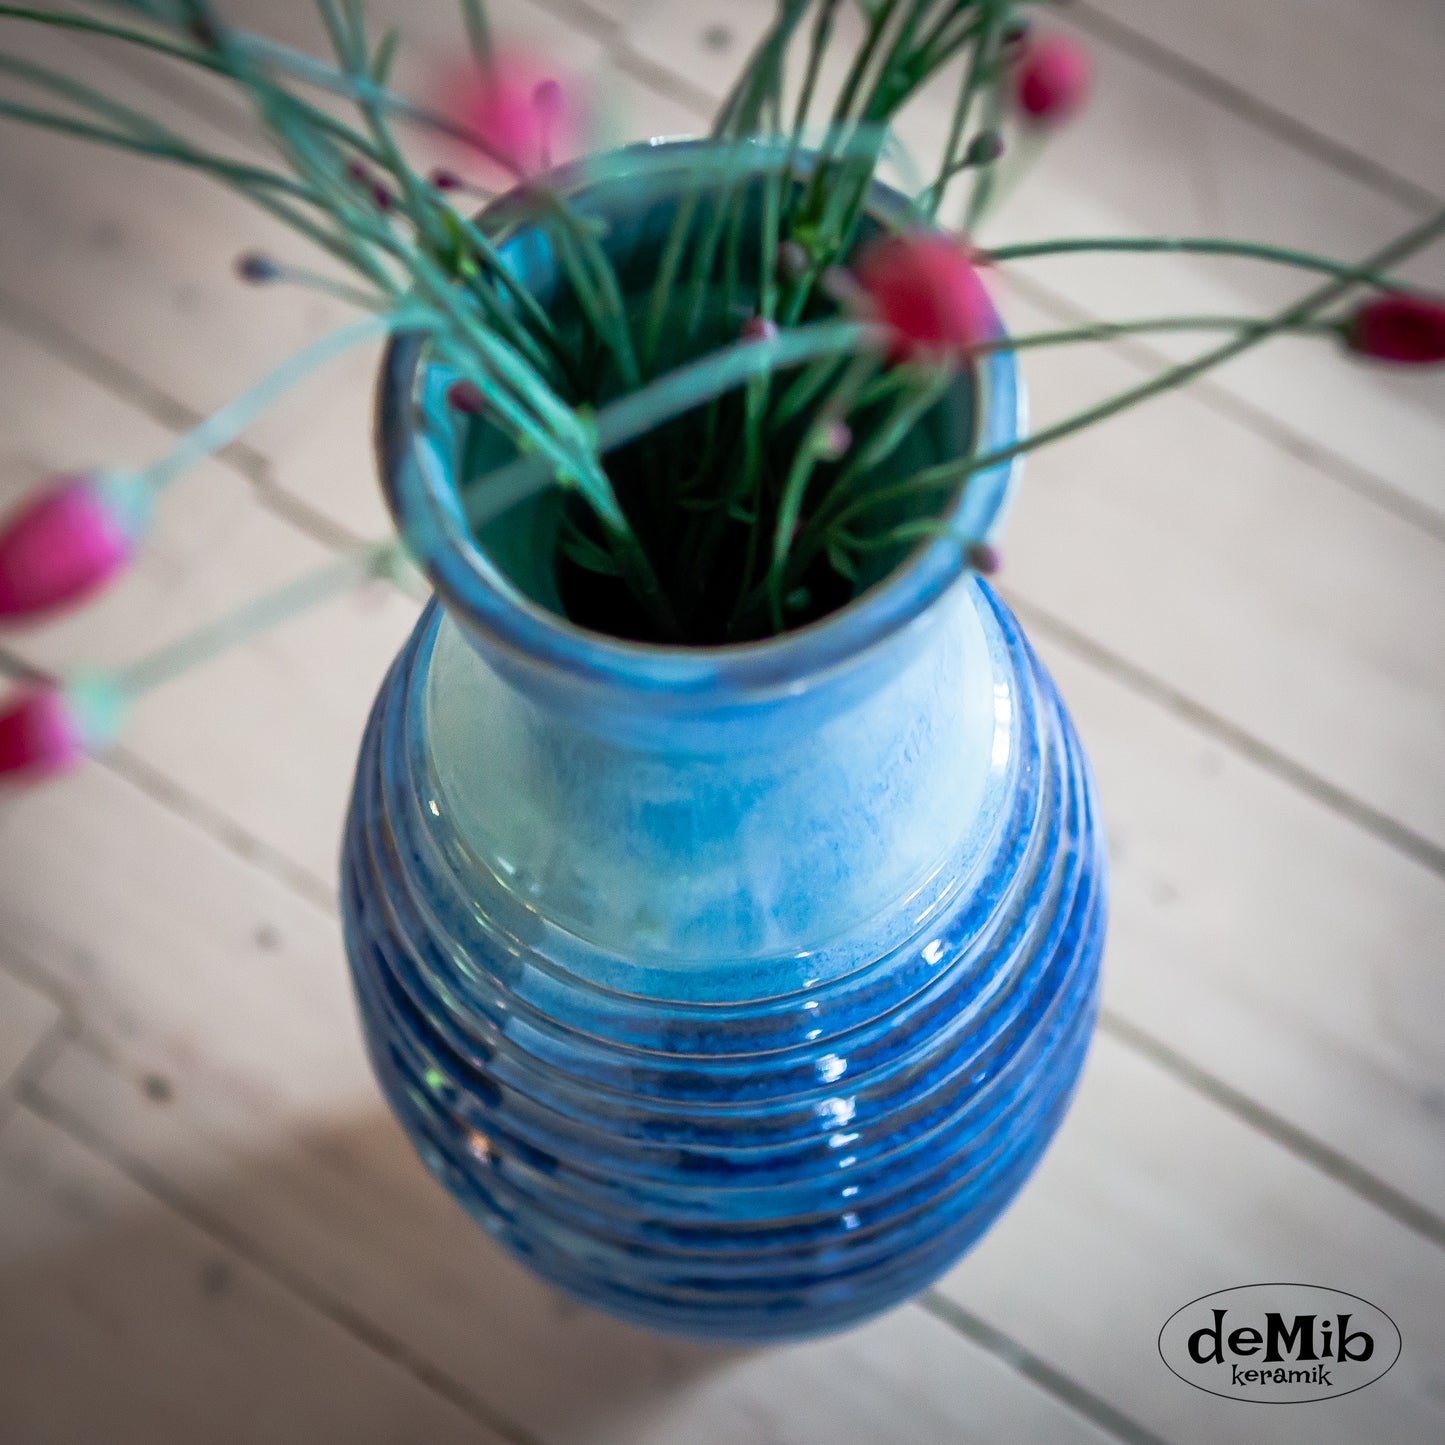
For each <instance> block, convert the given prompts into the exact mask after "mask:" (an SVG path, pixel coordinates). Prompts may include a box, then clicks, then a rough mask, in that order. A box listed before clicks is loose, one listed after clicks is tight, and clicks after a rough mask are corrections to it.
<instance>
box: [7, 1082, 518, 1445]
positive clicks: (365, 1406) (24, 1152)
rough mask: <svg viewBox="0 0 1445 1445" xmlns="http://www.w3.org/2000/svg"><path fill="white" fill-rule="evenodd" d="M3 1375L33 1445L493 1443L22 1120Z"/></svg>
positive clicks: (13, 1130) (15, 1126) (455, 1411)
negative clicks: (90, 1444)
mask: <svg viewBox="0 0 1445 1445" xmlns="http://www.w3.org/2000/svg"><path fill="white" fill-rule="evenodd" d="M0 1378H3V1382H4V1389H3V1391H0V1432H3V1435H4V1438H5V1439H6V1440H7V1441H14V1442H25V1445H28V1442H32V1441H35V1442H38V1441H67V1442H68V1441H82V1440H105V1441H109V1442H114V1445H158V1442H160V1441H176V1442H180V1441H202V1440H204V1441H206V1442H207V1445H242V1442H247V1445H249V1442H254V1441H258V1440H265V1439H270V1440H286V1441H295V1442H297V1445H333V1442H336V1441H342V1440H344V1441H346V1442H347V1445H409V1442H412V1441H417V1440H426V1441H428V1442H433V1441H434V1442H436V1445H498V1441H499V1438H500V1437H498V1436H497V1435H496V1434H495V1433H494V1432H493V1431H491V1430H490V1429H488V1428H487V1427H486V1426H485V1425H483V1424H482V1423H481V1422H479V1421H478V1420H475V1419H473V1418H471V1417H470V1416H468V1415H467V1414H466V1412H464V1411H463V1410H461V1409H459V1408H457V1407H456V1406H454V1405H452V1404H450V1403H448V1402H446V1401H444V1400H441V1399H439V1398H438V1397H437V1395H436V1394H435V1392H434V1391H432V1390H429V1389H428V1388H427V1387H426V1386H425V1385H424V1384H422V1383H421V1382H420V1381H419V1380H417V1379H416V1378H414V1377H413V1376H412V1375H411V1374H410V1373H409V1372H408V1371H407V1370H406V1369H404V1368H403V1367H401V1366H399V1365H397V1364H395V1363H393V1362H391V1361H389V1360H385V1359H383V1358H381V1357H380V1356H379V1355H378V1354H377V1353H376V1352H375V1351H374V1350H370V1349H368V1348H367V1347H366V1346H365V1345H363V1344H362V1343H361V1342H360V1341H358V1340H357V1339H356V1338H355V1337H354V1336H353V1335H352V1334H350V1333H349V1332H348V1331H347V1330H346V1329H344V1328H343V1327H342V1326H341V1325H339V1324H337V1323H336V1322H334V1321H333V1320H330V1319H328V1318H326V1317H325V1316H324V1315H322V1314H321V1313H319V1312H318V1311H317V1310H315V1309H314V1308H312V1307H311V1306H310V1305H308V1304H306V1303H304V1302H303V1301H301V1300H298V1299H297V1298H296V1297H295V1295H294V1294H293V1293H292V1292H291V1291H289V1290H287V1289H286V1288H284V1287H283V1286H282V1285H280V1284H278V1283H277V1282H276V1281H275V1280H273V1279H271V1278H270V1277H269V1276H267V1275H266V1274H265V1273H264V1272H262V1271H260V1270H258V1269H256V1268H255V1267H254V1266H253V1265H251V1264H249V1263H248V1262H246V1261H245V1260H243V1259H241V1258H238V1257H237V1256H236V1255H235V1254H234V1253H232V1252H231V1251H230V1250H228V1249H226V1248H225V1247H224V1246H223V1245H221V1244H219V1243H218V1242H217V1241H216V1240H215V1239H214V1238H212V1237H210V1236H209V1235H207V1234H206V1232H205V1231H204V1230H202V1229H200V1228H198V1227H197V1226H196V1225H194V1224H192V1223H191V1222H189V1221H188V1220H186V1219H185V1218H183V1217H182V1216H180V1215H178V1214H177V1213H175V1212H174V1211H173V1210H170V1209H168V1208H167V1207H166V1206H165V1205H164V1204H163V1203H161V1202H160V1201H159V1200H157V1199H156V1198H155V1197H154V1196H153V1195H151V1194H149V1193H147V1192H146V1191H145V1190H144V1189H142V1188H141V1187H139V1186H138V1185H137V1184H135V1183H134V1182H133V1181H132V1180H130V1179H128V1178H127V1177H126V1176H125V1175H124V1174H123V1173H122V1172H121V1171H120V1170H118V1169H116V1168H115V1167H113V1166H112V1165H110V1164H109V1163H107V1162H106V1161H105V1160H104V1159H101V1158H99V1157H97V1155H96V1154H95V1153H93V1152H91V1151H89V1150H87V1149H85V1148H84V1147H83V1146H82V1145H80V1144H78V1143H77V1142H76V1141H75V1140H74V1139H72V1138H71V1137H70V1136H69V1135H68V1134H66V1133H65V1132H64V1131H63V1130H61V1129H59V1128H57V1127H55V1126H54V1125H52V1124H49V1123H47V1122H45V1121H44V1120H41V1119H39V1118H37V1117H36V1116H35V1115H34V1114H33V1113H30V1112H29V1111H27V1110H23V1109H22V1110H21V1111H20V1112H19V1113H17V1114H16V1115H15V1116H14V1117H13V1118H12V1119H11V1120H10V1122H9V1124H8V1126H7V1127H6V1129H5V1131H4V1134H3V1135H0ZM178 1386H179V1388H178Z"/></svg>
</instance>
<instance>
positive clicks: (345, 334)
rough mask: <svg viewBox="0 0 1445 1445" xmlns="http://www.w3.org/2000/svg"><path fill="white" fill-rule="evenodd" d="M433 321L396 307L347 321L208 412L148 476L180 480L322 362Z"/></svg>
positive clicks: (158, 481) (162, 483) (165, 482)
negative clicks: (355, 321)
mask: <svg viewBox="0 0 1445 1445" xmlns="http://www.w3.org/2000/svg"><path fill="white" fill-rule="evenodd" d="M428 323H429V318H427V317H418V316H417V314H416V313H415V312H412V311H394V312H391V313H390V314H388V315H386V316H372V317H368V318H367V319H366V320H365V321H358V322H357V323H356V324H355V325H352V326H344V327H342V328H341V329H340V330H339V331H333V332H332V333H331V334H330V335H329V336H323V337H322V338H321V339H320V340H319V341H316V342H313V343H312V344H311V345H310V346H307V347H305V348H303V349H302V350H301V351H298V352H297V353H296V354H295V355H294V356H291V357H288V358H287V360H286V361H284V362H282V364H281V365H280V366H278V367H277V368H276V369H275V370H274V371H272V372H271V373H270V374H269V375H268V376H266V377H264V378H263V379H262V380H261V381H260V382H258V383H257V384H256V385H255V386H253V387H252V388H251V390H250V391H247V392H245V393H243V394H242V395H241V396H238V397H236V398H235V400H233V401H231V402H228V403H227V404H226V405H225V406H224V407H222V408H221V410H220V411H218V412H216V413H215V414H214V415H213V416H210V417H208V418H207V419H206V420H205V421H203V422H202V423H201V424H200V425H199V426H198V427H196V428H195V429H194V430H193V431H191V432H189V433H188V434H187V435H186V436H184V437H182V438H181V440H180V441H179V442H178V443H177V444H176V445H175V446H174V447H173V448H172V449H171V451H170V452H169V453H167V455H166V456H165V457H164V458H162V459H161V460H160V461H159V462H157V463H156V464H155V466H153V467H151V468H149V469H148V470H147V471H146V473H145V476H146V478H147V479H148V480H149V482H150V484H151V486H152V487H153V488H154V489H155V490H156V491H159V490H161V489H162V488H163V487H168V486H170V485H171V483H173V482H175V481H177V480H179V479H180V477H181V476H183V475H184V474H185V473H186V472H188V471H190V469H191V468H192V467H194V466H195V465H196V464H197V463H198V462H200V461H202V460H203V459H204V458H206V457H208V456H211V455H212V454H213V453H215V452H218V451H220V450H221V448H222V447H225V446H229V445H230V443H231V442H233V441H235V439H236V438H237V437H238V436H240V435H241V433H242V432H243V431H245V430H246V428H247V427H248V426H250V425H251V423H252V422H253V421H255V419H256V418H257V417H258V416H260V415H261V413H262V412H264V411H265V410H266V409H267V408H268V407H270V406H271V405H272V404H273V403H274V402H275V401H276V399H277V398H278V397H279V396H281V395H282V394H283V393H284V392H286V391H288V390H289V389H290V388H291V387H293V386H295V385H296V383H297V382H299V381H302V380H303V379H304V378H306V377H307V376H309V375H310V374H311V373H312V372H313V371H315V370H316V369H317V368H318V367H321V366H324V365H325V364H326V362H328V361H330V360H331V359H332V358H333V357H335V356H340V355H341V354H342V353H343V352H346V351H349V350H351V348H352V347H354V346H362V345H364V344H365V343H366V342H368V341H376V340H379V339H380V338H381V337H383V336H389V335H390V334H391V333H392V332H394V331H402V330H416V329H417V328H418V327H419V326H425V325H427V324H428Z"/></svg>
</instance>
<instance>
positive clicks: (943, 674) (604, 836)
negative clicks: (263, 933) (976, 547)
mask: <svg viewBox="0 0 1445 1445" xmlns="http://www.w3.org/2000/svg"><path fill="white" fill-rule="evenodd" d="M987 615H988V605H987V601H986V594H985V593H984V592H983V591H982V590H981V588H980V587H979V586H978V585H977V584H974V583H967V584H962V585H960V586H959V587H957V588H955V589H954V590H953V591H952V592H950V593H949V594H948V595H947V596H946V597H945V598H943V599H942V600H941V601H940V602H939V603H938V604H936V606H935V607H934V608H933V609H931V610H930V612H929V614H928V615H927V616H926V617H925V618H921V619H919V620H918V624H917V625H915V626H913V627H910V628H908V629H905V630H904V631H903V632H902V633H900V634H898V635H896V636H895V637H894V638H893V639H892V640H891V641H889V642H888V643H887V644H885V645H883V646H882V647H880V648H879V649H878V655H876V656H872V655H869V656H866V657H863V658H859V659H855V662H854V664H853V665H852V666H851V667H849V668H846V669H843V670H841V671H839V672H838V673H836V674H833V675H829V676H826V677H819V678H815V679H812V680H811V685H808V686H801V687H799V686H794V687H792V688H789V689H783V690H781V691H779V692H777V693H776V694H774V695H773V696H771V697H751V698H747V699H743V700H739V699H738V698H736V697H732V696H730V695H729V694H728V693H727V692H726V691H725V690H713V691H710V692H709V691H707V690H700V691H699V692H698V693H697V694H696V695H695V696H693V697H692V698H690V699H679V698H677V697H675V696H669V697H666V698H659V697H655V696H648V695H645V694H642V693H634V694H633V695H631V696H630V697H629V698H625V699H619V698H618V697H610V696H599V695H597V694H596V692H595V690H593V691H589V688H592V686H593V685H592V683H591V682H590V681H579V680H577V679H575V678H574V679H568V678H565V677H564V678H557V677H540V676H539V675H538V673H537V670H536V669H535V667H533V668H529V667H528V666H527V665H526V663H525V662H524V661H519V660H518V659H515V658H507V657H505V656H501V655H498V654H496V653H495V652H489V651H488V650H487V649H485V648H480V649H479V648H478V647H476V646H475V644H474V640H473V639H469V638H468V637H467V636H466V635H465V634H464V632H463V631H462V629H461V628H460V627H459V626H457V625H456V624H455V623H453V622H451V621H449V620H447V621H440V620H438V621H437V622H436V623H435V625H434V628H433V641H432V643H431V646H430V647H429V649H427V650H426V651H425V652H424V653H423V654H422V661H421V663H420V664H419V667H420V670H421V671H422V672H424V674H425V676H424V679H423V685H422V686H421V688H420V695H421V696H422V697H423V698H424V708H423V715H424V740H423V741H424V747H425V750H426V752H427V754H428V757H429V767H430V771H431V776H432V778H433V779H434V787H435V792H436V806H435V811H437V812H438V814H439V815H440V816H444V817H445V818H446V820H447V824H448V826H449V827H450V828H452V829H454V831H455V833H456V836H457V838H458V839H459V840H460V842H461V844H462V845H463V848H464V850H465V853H466V854H467V856H468V857H470V858H471V859H472V860H474V861H475V865H476V866H477V868H478V870H479V873H482V874H485V875H486V876H487V877H488V878H489V879H490V880H491V882H493V883H495V885H496V887H498V888H499V889H502V890H504V891H505V892H506V893H507V894H508V895H510V896H511V897H512V898H513V899H514V900H516V901H518V902H519V903H520V902H522V901H524V900H527V901H528V903H527V906H534V907H535V908H536V909H537V910H538V911H539V912H541V913H542V914H543V915H544V916H546V917H547V918H548V919H550V920H552V921H553V922H554V923H556V924H558V925H560V926H561V927H562V928H563V929H564V930H566V931H567V932H568V933H569V934H571V935H572V936H573V937H574V938H576V939H578V940H581V942H582V944H584V945H585V949H584V952H585V951H587V950H593V951H596V952H597V953H598V954H599V955H601V956H606V957H616V956H629V957H634V958H635V957H637V956H639V955H642V956H648V957H653V958H655V959H657V960H665V961H666V966H685V965H687V964H689V963H703V962H706V963H708V964H709V965H710V966H717V965H718V963H719V961H720V960H728V961H730V965H729V966H734V965H735V966H736V967H740V968H744V969H746V968H748V967H753V966H758V967H764V966H766V967H771V968H775V967H776V966H777V963H778V960H781V959H794V960H797V959H801V958H805V957H806V958H809V959H811V960H812V962H810V963H809V965H808V967H809V969H810V970H812V975H810V976H816V973H817V971H818V970H822V971H824V972H829V971H836V970H846V969H847V968H848V967H851V966H852V964H853V962H854V961H856V959H857V958H860V957H864V956H866V955H867V954H868V953H869V951H870V950H871V951H872V953H873V955H874V956H876V953H877V950H878V948H879V946H880V942H879V931H880V930H881V931H882V933H884V934H888V933H890V932H896V931H898V930H899V929H901V928H903V927H904V922H903V921H902V918H903V915H902V914H899V915H898V916H897V917H894V916H893V915H894V913H896V911H897V910H898V909H899V908H903V909H904V911H905V912H906V911H907V909H908V907H910V906H912V907H916V905H917V901H918V898H919V896H920V893H921V892H925V893H926V891H927V888H928V886H929V880H930V879H931V878H934V877H936V876H940V875H941V874H944V873H946V874H947V876H949V877H954V876H956V873H957V861H958V857H959V853H960V850H961V849H963V848H964V847H965V840H966V838H967V837H968V835H969V834H970V831H971V830H974V829H976V828H977V827H978V826H979V819H980V817H981V816H982V814H983V813H984V812H985V811H986V809H985V806H984V798H985V795H986V793H987V791H988V788H989V786H990V782H991V780H996V778H997V776H998V774H999V772H1000V769H1001V768H1004V767H1006V766H1007V763H1008V760H1009V757H1010V743H1009V733H1008V722H1007V716H1005V719H1004V721H1003V722H1002V723H1001V722H1000V717H999V711H998V687H999V677H1000V672H999V664H998V659H997V656H996V652H997V649H996V647H995V646H994V644H993V643H992V642H991V640H990V634H989V631H988V627H987V623H986V617H987ZM1001 729H1002V731H1001ZM1001 738H1002V742H1001V741H1000V739H1001ZM489 886H490V885H489ZM884 915H888V918H890V919H891V920H892V921H891V922H890V921H887V920H886V919H884ZM579 966H580V965H579ZM584 971H585V968H584Z"/></svg>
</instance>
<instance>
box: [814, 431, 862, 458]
mask: <svg viewBox="0 0 1445 1445" xmlns="http://www.w3.org/2000/svg"><path fill="white" fill-rule="evenodd" d="M852 446H853V429H852V428H851V427H850V426H849V425H848V423H847V422H845V421H835V422H830V423H829V424H828V428H827V430H826V431H824V433H823V435H822V437H820V438H819V442H818V452H819V455H821V456H822V457H823V458H824V459H825V460H827V461H830V462H836V461H839V460H840V459H841V458H843V457H846V456H847V455H848V453H849V451H850V450H851V449H852Z"/></svg>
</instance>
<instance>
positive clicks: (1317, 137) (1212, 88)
mask: <svg viewBox="0 0 1445 1445" xmlns="http://www.w3.org/2000/svg"><path fill="white" fill-rule="evenodd" d="M1068 19H1070V20H1071V21H1072V22H1073V23H1074V24H1075V25H1076V26H1077V27H1078V28H1079V29H1080V30H1083V31H1086V32H1087V33H1088V34H1089V35H1091V36H1093V37H1094V39H1096V40H1098V41H1101V42H1102V43H1103V44H1105V45H1108V46H1110V47H1111V48H1112V49H1114V50H1117V51H1119V52H1120V53H1121V54H1123V55H1128V56H1132V57H1133V58H1134V59H1135V60H1139V61H1142V62H1143V63H1144V64H1145V65H1148V66H1150V67H1151V68H1152V69H1154V70H1156V71H1158V73H1159V74H1160V75H1163V76H1167V77H1168V78H1169V79H1170V80H1173V81H1175V82H1176V83H1177V84H1179V85H1181V86H1184V87H1185V88H1186V89H1188V90H1192V91H1193V92H1194V93H1195V94H1196V95H1200V96H1203V97H1204V98H1205V99H1206V100H1209V101H1212V102H1213V103H1214V104H1215V105H1217V106H1219V107H1220V108H1221V109H1224V110H1228V111H1232V112H1234V114H1236V115H1238V116H1240V117H1241V118H1243V119H1244V120H1247V121H1249V122H1250V124H1252V125H1254V126H1257V127H1258V128H1259V129H1260V130H1263V131H1267V132H1269V134H1271V135H1273V136H1275V137H1277V138H1278V139H1279V140H1282V141H1284V142H1286V143H1287V144H1288V145H1291V146H1293V147H1294V148H1295V149H1296V150H1298V151H1301V152H1303V153H1304V154H1305V155H1309V156H1313V157H1314V158H1315V159H1316V160H1319V161H1323V162H1324V163H1325V164H1326V165H1327V166H1330V167H1331V168H1332V169H1334V170H1336V171H1338V172H1339V173H1340V174H1341V175H1343V176H1348V177H1349V178H1350V179H1351V180H1352V181H1357V182H1359V184H1360V185H1362V186H1368V187H1369V188H1370V189H1371V190H1372V191H1374V192H1376V194H1378V195H1381V196H1386V197H1388V198H1389V199H1390V200H1392V201H1396V202H1398V203H1399V204H1400V205H1402V206H1407V207H1409V208H1410V209H1411V210H1414V211H1428V210H1430V209H1431V208H1432V207H1434V206H1437V205H1439V204H1440V198H1439V197H1438V196H1437V195H1436V194H1435V193H1434V192H1433V191H1429V190H1427V189H1426V188H1425V187H1424V186H1420V185H1417V184H1416V183H1415V182H1414V181H1412V180H1410V179H1408V178H1407V177H1406V176H1402V175H1400V174H1399V172H1397V171H1394V170H1392V169H1390V167H1389V166H1386V165H1383V164H1381V162H1379V161H1378V160H1376V159H1375V158H1374V157H1373V156H1370V155H1366V154H1365V153H1364V152H1363V151H1358V150H1356V149H1355V148H1354V147H1353V146H1350V145H1346V144H1345V143H1344V142H1343V141H1339V140H1336V139H1335V138H1334V137H1333V136H1328V135H1326V134H1324V132H1323V131H1319V130H1316V129H1315V127H1314V126H1312V125H1309V124H1307V123H1306V122H1305V121H1302V120H1299V119H1298V118H1297V117H1295V116H1292V115H1290V114H1289V113H1288V112H1287V111H1283V110H1280V109H1279V108H1278V107H1276V106H1273V105H1271V104H1270V103H1269V102H1268V101H1266V100H1262V99H1260V97H1259V96H1257V95H1255V94H1254V92H1253V91H1250V90H1246V89H1244V88H1243V87H1241V86H1238V85H1235V84H1234V83H1233V82H1231V81H1229V80H1226V79H1225V78H1224V77H1223V76H1222V75H1220V74H1218V73H1217V72H1216V71H1213V70H1210V69H1209V68H1208V67H1207V66H1203V65H1200V64H1199V63H1198V62H1197V61H1194V60H1191V59H1190V58H1189V57H1188V56H1187V55H1181V54H1180V53H1179V52H1178V51H1177V50H1173V49H1171V48H1170V47H1169V46H1167V45H1162V44H1160V42H1159V41H1157V40H1154V39H1153V38H1151V37H1150V36H1148V35H1144V34H1142V33H1141V32H1139V31H1138V30H1135V29H1134V28H1133V27H1132V26H1130V25H1128V24H1126V23H1125V22H1124V21H1122V20H1118V19H1116V18H1115V17H1114V16H1112V15H1110V14H1108V13H1106V12H1105V11H1103V10H1100V9H1099V8H1098V7H1097V6H1095V5H1091V4H1090V3H1089V0H1072V3H1071V4H1070V6H1069V9H1068Z"/></svg>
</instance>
